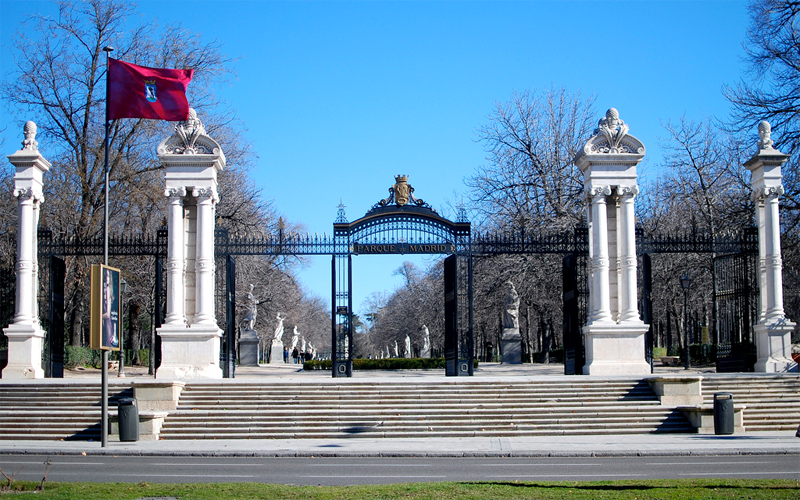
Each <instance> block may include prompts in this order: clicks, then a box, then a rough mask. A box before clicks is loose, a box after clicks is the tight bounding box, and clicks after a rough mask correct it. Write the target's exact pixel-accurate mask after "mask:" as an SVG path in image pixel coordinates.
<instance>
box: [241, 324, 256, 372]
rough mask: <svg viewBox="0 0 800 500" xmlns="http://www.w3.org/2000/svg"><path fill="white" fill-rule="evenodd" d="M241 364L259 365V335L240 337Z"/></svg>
mask: <svg viewBox="0 0 800 500" xmlns="http://www.w3.org/2000/svg"><path fill="white" fill-rule="evenodd" d="M238 343H239V366H258V344H259V342H258V336H257V335H256V332H253V334H252V335H245V334H244V333H242V336H241V337H239V342H238Z"/></svg>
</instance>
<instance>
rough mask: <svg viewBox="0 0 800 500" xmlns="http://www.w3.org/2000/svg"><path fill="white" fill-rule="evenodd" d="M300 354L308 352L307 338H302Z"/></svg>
mask: <svg viewBox="0 0 800 500" xmlns="http://www.w3.org/2000/svg"><path fill="white" fill-rule="evenodd" d="M301 339H302V340H301V344H300V352H306V338H305V337H301Z"/></svg>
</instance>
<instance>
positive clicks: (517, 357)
mask: <svg viewBox="0 0 800 500" xmlns="http://www.w3.org/2000/svg"><path fill="white" fill-rule="evenodd" d="M503 302H504V304H503V305H504V307H503V334H502V335H501V336H500V342H501V346H502V351H503V363H510V364H519V363H522V336H521V335H520V334H519V294H518V293H517V290H516V289H515V288H514V283H512V282H510V281H507V282H506V297H505V300H504V301H503Z"/></svg>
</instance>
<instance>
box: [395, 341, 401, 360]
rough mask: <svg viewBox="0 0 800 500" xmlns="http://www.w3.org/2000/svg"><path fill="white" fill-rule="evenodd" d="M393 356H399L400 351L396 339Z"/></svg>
mask: <svg viewBox="0 0 800 500" xmlns="http://www.w3.org/2000/svg"><path fill="white" fill-rule="evenodd" d="M394 357H395V358H399V357H400V351H399V349H398V348H397V341H396V340H395V341H394Z"/></svg>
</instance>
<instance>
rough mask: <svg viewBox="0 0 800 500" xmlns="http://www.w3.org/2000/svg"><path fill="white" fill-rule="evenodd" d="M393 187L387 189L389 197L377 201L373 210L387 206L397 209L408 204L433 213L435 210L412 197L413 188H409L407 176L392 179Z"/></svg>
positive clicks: (397, 176)
mask: <svg viewBox="0 0 800 500" xmlns="http://www.w3.org/2000/svg"><path fill="white" fill-rule="evenodd" d="M394 181H395V183H394V186H392V187H390V188H389V197H388V198H386V199H385V200H381V201H379V202H378V203H377V204H376V205H375V206H374V207H372V208H373V209H375V208H378V207H385V206H387V205H391V204H395V205H397V206H398V207H402V206H405V205H408V204H409V202H410V203H413V204H414V205H415V206H418V207H424V208H427V209H430V210H431V211H433V212H434V213H435V212H436V210H434V209H433V207H431V206H430V205H428V204H427V203H425V202H424V201H422V200H420V199H419V198H415V197H414V194H413V193H414V188H413V187H411V184H409V183H408V176H407V175H396V176H395V177H394Z"/></svg>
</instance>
